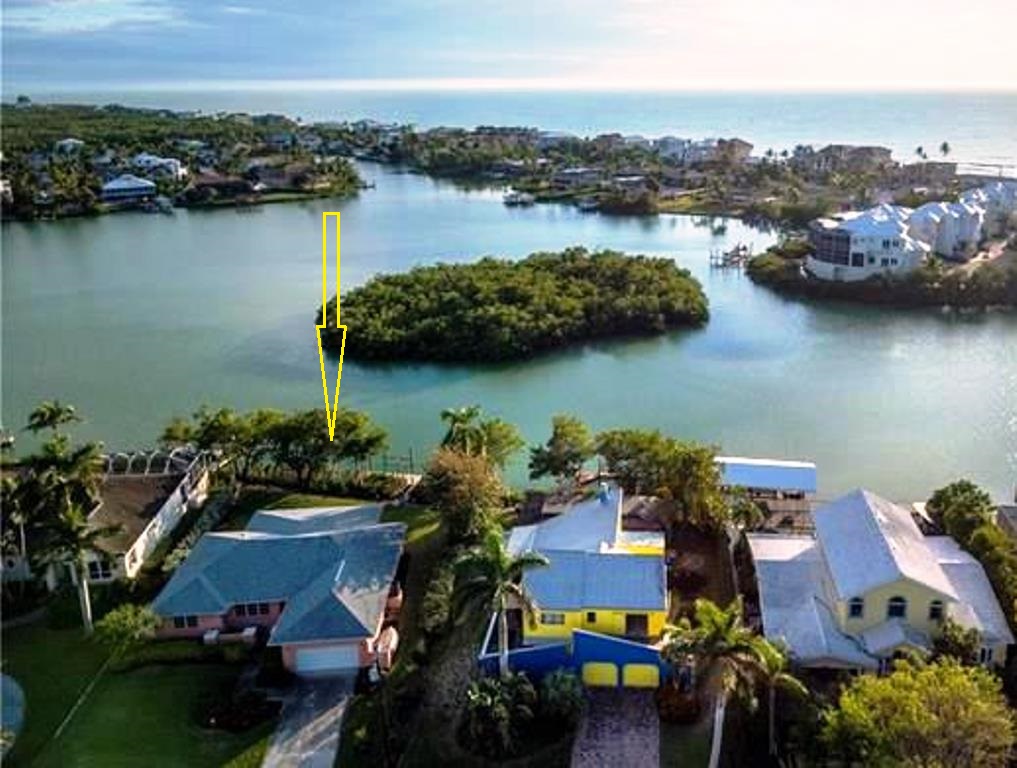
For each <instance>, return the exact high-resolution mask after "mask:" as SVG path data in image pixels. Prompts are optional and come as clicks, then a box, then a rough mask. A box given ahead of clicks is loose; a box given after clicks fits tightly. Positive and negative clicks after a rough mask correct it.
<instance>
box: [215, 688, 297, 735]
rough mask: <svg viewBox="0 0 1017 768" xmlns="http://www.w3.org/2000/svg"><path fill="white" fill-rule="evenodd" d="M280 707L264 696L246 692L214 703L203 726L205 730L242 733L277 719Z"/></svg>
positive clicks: (277, 703)
mask: <svg viewBox="0 0 1017 768" xmlns="http://www.w3.org/2000/svg"><path fill="white" fill-rule="evenodd" d="M279 706H280V705H279V702H274V701H269V700H268V699H266V698H265V696H264V695H263V694H260V693H255V692H254V691H245V692H244V693H241V694H238V695H236V696H230V697H228V698H226V699H222V700H219V701H216V702H214V703H213V704H212V705H211V706H210V707H209V708H208V710H207V711H206V712H205V715H204V717H203V718H202V722H201V724H202V726H204V727H205V728H216V729H220V730H224V731H229V732H231V733H241V732H243V731H247V730H250V729H251V728H253V727H254V726H256V725H258V724H260V723H263V722H265V721H266V720H269V719H271V718H273V717H275V716H276V715H277V714H278V713H279Z"/></svg>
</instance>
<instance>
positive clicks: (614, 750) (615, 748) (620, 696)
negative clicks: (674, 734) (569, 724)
mask: <svg viewBox="0 0 1017 768" xmlns="http://www.w3.org/2000/svg"><path fill="white" fill-rule="evenodd" d="M589 695H590V706H589V707H588V709H587V712H586V716H585V717H584V718H583V722H582V723H581V724H580V726H579V733H578V735H577V736H576V743H575V745H574V746H573V747H572V766H573V768H608V767H609V766H610V768H615V767H621V766H625V768H643V766H648V767H649V768H656V766H658V765H659V764H660V720H659V719H658V716H657V707H656V705H655V704H654V701H653V691H637V690H625V689H613V688H599V689H598V688H591V689H589Z"/></svg>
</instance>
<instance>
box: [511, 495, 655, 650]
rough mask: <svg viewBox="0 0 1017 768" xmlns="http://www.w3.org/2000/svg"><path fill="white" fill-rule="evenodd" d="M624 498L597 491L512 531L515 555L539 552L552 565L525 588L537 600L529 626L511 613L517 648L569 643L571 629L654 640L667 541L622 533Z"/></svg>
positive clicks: (532, 574) (536, 572) (531, 574)
mask: <svg viewBox="0 0 1017 768" xmlns="http://www.w3.org/2000/svg"><path fill="white" fill-rule="evenodd" d="M622 509H623V505H622V491H621V489H620V488H607V487H602V488H601V490H600V492H599V493H598V494H597V495H596V496H595V497H593V498H591V499H588V500H585V501H581V502H578V503H576V504H574V505H572V506H571V507H570V508H568V509H567V510H566V511H565V512H562V513H561V514H559V515H557V516H556V517H553V518H550V519H548V520H545V521H543V522H540V523H536V524H534V525H525V526H518V527H516V528H513V529H512V530H511V532H510V533H509V537H508V548H509V550H510V551H511V552H513V553H520V552H526V551H533V552H539V553H540V554H542V555H544V556H545V557H546V558H547V559H548V560H549V561H550V565H549V566H547V567H545V568H534V569H532V570H530V571H527V573H526V575H525V576H524V577H523V585H524V586H525V587H526V589H527V590H528V591H529V593H530V595H531V596H532V597H533V598H534V600H535V601H536V603H537V606H538V613H537V615H536V616H535V617H533V622H532V623H531V622H529V621H527V620H525V617H524V616H523V615H522V611H521V610H520V609H518V608H515V609H511V610H510V611H509V613H508V620H509V627H510V633H511V635H512V637H513V638H514V639H515V640H516V642H517V643H519V644H525V643H541V642H549V641H557V640H562V639H567V638H570V637H571V636H572V631H573V630H575V629H581V630H588V631H591V632H599V633H603V634H608V635H617V636H623V637H629V638H634V639H642V640H645V639H647V638H656V637H658V636H659V635H660V633H661V630H662V629H663V626H664V622H665V621H666V620H667V613H668V608H669V605H670V602H669V596H668V591H667V568H666V565H665V563H664V536H663V533H661V532H659V531H642V530H640V531H630V530H623V528H622Z"/></svg>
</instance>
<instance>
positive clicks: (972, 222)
mask: <svg viewBox="0 0 1017 768" xmlns="http://www.w3.org/2000/svg"><path fill="white" fill-rule="evenodd" d="M984 221H985V210H984V209H983V208H981V207H980V206H977V205H974V204H972V203H942V202H940V203H926V204H925V205H923V206H920V207H918V208H916V209H915V210H914V212H913V213H912V214H911V216H910V217H909V218H908V233H909V234H910V235H911V236H912V237H913V238H915V239H916V240H919V241H921V242H923V243H926V244H928V245H929V247H930V248H931V249H932V252H933V253H935V254H937V255H939V256H943V257H945V258H949V259H967V258H970V257H971V256H973V255H974V253H975V251H976V250H977V249H978V244H979V242H981V240H982V230H983V224H984Z"/></svg>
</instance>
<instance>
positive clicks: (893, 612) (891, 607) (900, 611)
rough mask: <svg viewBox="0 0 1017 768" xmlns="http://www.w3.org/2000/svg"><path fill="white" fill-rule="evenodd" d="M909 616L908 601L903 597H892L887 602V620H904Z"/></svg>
mask: <svg viewBox="0 0 1017 768" xmlns="http://www.w3.org/2000/svg"><path fill="white" fill-rule="evenodd" d="M907 615H908V601H907V600H905V599H904V598H903V597H899V596H898V597H891V598H890V599H889V600H887V602H886V618H888V619H903V618H905V617H906V616H907Z"/></svg>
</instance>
